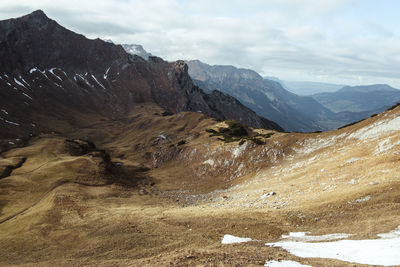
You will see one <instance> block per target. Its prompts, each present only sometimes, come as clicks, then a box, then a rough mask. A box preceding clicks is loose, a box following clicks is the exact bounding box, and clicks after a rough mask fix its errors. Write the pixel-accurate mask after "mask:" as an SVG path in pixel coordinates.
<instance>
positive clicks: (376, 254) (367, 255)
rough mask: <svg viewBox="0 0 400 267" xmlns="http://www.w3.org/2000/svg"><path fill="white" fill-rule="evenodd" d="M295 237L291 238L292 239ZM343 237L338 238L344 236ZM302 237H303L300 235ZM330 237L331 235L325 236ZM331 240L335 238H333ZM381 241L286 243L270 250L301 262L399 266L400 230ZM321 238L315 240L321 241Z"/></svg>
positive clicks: (283, 241) (289, 241)
mask: <svg viewBox="0 0 400 267" xmlns="http://www.w3.org/2000/svg"><path fill="white" fill-rule="evenodd" d="M293 235H296V234H293V233H292V235H289V236H292V237H293ZM341 235H342V234H339V236H341ZM299 236H303V233H301V234H299ZM326 236H329V235H325V237H326ZM330 236H332V235H330ZM378 236H379V237H380V238H378V239H369V240H339V241H333V242H313V243H309V242H307V240H305V241H293V240H291V239H287V237H288V236H284V239H286V240H282V241H279V242H276V243H266V245H267V246H276V247H281V248H284V249H286V250H287V251H289V252H290V253H292V254H293V255H296V256H298V257H302V258H331V259H337V260H342V261H347V262H353V263H360V264H373V265H383V266H392V265H399V264H400V226H399V227H398V228H397V229H396V230H393V231H391V232H389V233H385V234H378ZM320 239H321V238H318V236H316V237H313V238H312V239H310V240H309V241H312V240H320Z"/></svg>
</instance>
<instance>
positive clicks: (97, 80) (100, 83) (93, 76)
mask: <svg viewBox="0 0 400 267" xmlns="http://www.w3.org/2000/svg"><path fill="white" fill-rule="evenodd" d="M92 78H93V79H94V80H95V81H96V83H97V84H98V85H100V86H101V87H103V89H104V90H106V88H105V87H104V86H103V85H102V84H101V83H100V82H99V81H98V80H97V79H96V77H94V75H93V74H92Z"/></svg>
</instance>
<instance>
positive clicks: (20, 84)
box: [14, 78, 28, 89]
mask: <svg viewBox="0 0 400 267" xmlns="http://www.w3.org/2000/svg"><path fill="white" fill-rule="evenodd" d="M14 82H15V83H16V84H18V85H19V86H22V87H24V88H25V89H28V88H26V86H25V85H24V84H23V83H21V82H20V81H18V80H17V79H16V78H14Z"/></svg>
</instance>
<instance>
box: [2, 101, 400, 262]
mask: <svg viewBox="0 0 400 267" xmlns="http://www.w3.org/2000/svg"><path fill="white" fill-rule="evenodd" d="M161 112H162V111H161V110H160V109H159V108H158V107H155V106H151V105H143V107H140V106H138V107H137V109H136V110H134V112H132V114H128V115H127V117H126V118H124V119H123V120H120V121H104V120H103V121H98V122H95V123H94V124H93V125H92V127H91V128H90V129H89V128H87V129H80V130H79V131H74V132H71V133H70V134H68V137H70V138H71V137H74V138H76V137H80V138H88V139H90V140H93V141H95V143H96V144H97V145H98V146H100V147H102V148H106V149H107V150H108V151H110V152H112V160H113V161H114V162H121V163H122V164H123V165H122V166H120V167H115V168H117V169H113V170H109V171H107V170H106V169H105V166H104V163H103V162H102V159H101V158H99V157H94V156H93V155H91V154H90V153H89V154H84V155H74V154H73V153H71V147H70V144H69V143H68V142H66V141H65V138H64V137H61V136H55V135H45V136H40V137H38V138H36V139H33V140H31V141H30V143H29V144H28V146H26V147H23V148H17V149H13V150H10V151H8V152H5V153H3V154H2V157H3V158H2V159H0V166H3V165H6V164H9V163H10V162H12V161H15V160H16V159H19V158H22V157H26V158H27V160H26V162H25V163H24V164H23V165H22V166H21V167H20V168H17V169H15V170H13V172H12V173H11V175H10V176H9V177H7V178H3V179H0V205H1V206H0V207H1V209H0V240H1V242H0V265H3V266H6V265H40V266H43V265H49V266H54V265H64V266H70V265H75V266H78V265H79V266H81V265H88V266H93V265H100V266H111V265H118V266H124V265H126V266H132V265H135V266H171V265H179V266H189V265H190V266H192V265H199V266H232V265H239V266H260V265H263V264H264V263H265V261H266V260H271V259H276V260H277V259H292V260H296V261H298V262H302V263H305V264H311V265H312V266H325V265H330V266H350V265H351V266H353V265H352V264H349V263H344V262H340V261H334V260H328V259H301V258H297V257H295V256H293V255H290V254H289V253H287V252H286V251H284V250H282V249H279V248H271V247H267V246H265V245H264V243H265V242H272V241H277V240H279V238H280V236H281V235H282V234H283V233H287V232H289V231H311V232H312V233H313V234H325V233H338V232H344V233H351V234H354V236H353V238H374V237H375V234H376V233H381V232H386V231H389V230H392V229H393V228H395V227H397V226H398V221H399V219H400V212H399V211H400V209H399V208H400V177H399V173H400V171H399V166H400V165H399V164H398V163H399V155H398V153H397V154H396V152H397V151H398V148H399V146H395V147H393V148H392V149H391V150H388V151H386V152H387V153H386V152H385V153H382V154H378V155H376V154H374V151H375V150H376V147H377V146H379V143H380V142H381V141H382V140H384V138H387V137H384V136H382V137H381V138H378V139H376V140H369V141H368V142H365V143H362V145H360V143H359V141H357V140H353V139H339V140H338V141H337V142H334V143H332V145H329V146H325V147H323V146H320V147H319V149H316V150H314V151H312V152H310V153H308V154H303V153H300V152H296V150H293V148H296V149H298V150H297V151H299V150H300V149H302V148H304V147H310V146H311V145H310V143H309V141H307V142H308V143H307V142H306V143H305V144H304V145H303V144H302V142H303V141H304V140H306V139H313V140H326V139H329V138H332V136H337V135H340V134H342V133H346V134H349V133H351V132H354V131H356V130H358V129H360V128H361V127H364V126H368V125H370V124H371V123H373V122H375V121H379V120H382V119H383V117H382V116H383V115H380V116H376V117H374V118H371V119H369V120H367V121H364V122H362V123H361V124H358V125H354V126H351V127H349V128H346V129H342V130H339V131H336V132H329V133H321V134H290V133H289V134H286V133H276V134H274V135H273V136H272V137H270V138H268V140H267V144H266V145H265V146H256V145H251V144H250V143H249V144H247V145H246V146H245V147H242V148H243V151H241V152H237V151H238V150H237V149H238V148H240V147H241V146H239V144H238V142H233V143H229V144H225V143H223V142H221V141H218V140H217V138H216V137H209V134H208V133H207V132H206V131H205V129H207V128H210V127H213V126H215V125H216V122H215V121H213V120H210V119H208V118H206V117H205V116H203V115H202V114H198V113H189V112H188V113H182V114H178V115H173V116H161V115H159V116H157V115H154V113H159V114H161ZM396 112H399V111H398V110H396V109H395V110H394V111H391V113H392V114H396ZM159 135H164V136H166V137H167V138H166V139H165V140H164V139H163V138H162V137H160V136H159ZM391 135H392V139H393V141H396V140H399V138H400V135H399V133H398V132H396V133H391ZM181 140H185V141H186V144H184V145H180V146H178V145H177V143H178V142H179V141H181ZM272 150H274V151H275V150H276V151H280V152H279V153H278V152H276V155H277V156H276V158H274V157H273V155H275V154H273V153H272V152H269V151H272ZM193 151H195V152H193ZM235 153H236V154H235ZM274 153H275V152H274ZM352 158H356V159H358V160H355V161H354V162H348V160H349V159H352ZM211 160H212V161H211ZM226 160H227V161H228V163H226ZM2 164H3V165H2ZM241 164H243V166H242V167H240V165H241ZM147 168H149V169H147ZM239 168H240V171H239V172H238V169H239ZM321 170H323V171H321ZM238 174H239V175H238ZM352 179H354V182H353V180H352ZM358 179H359V180H358ZM270 191H273V192H275V193H276V194H275V195H274V196H271V197H267V198H265V201H263V200H262V199H261V196H262V195H263V194H264V193H266V192H270ZM366 196H369V197H370V200H368V201H364V202H355V200H357V199H362V198H364V197H366ZM225 234H232V235H236V236H242V237H251V238H252V239H254V240H258V241H254V242H250V243H246V244H236V245H222V244H221V238H222V237H223V235H225Z"/></svg>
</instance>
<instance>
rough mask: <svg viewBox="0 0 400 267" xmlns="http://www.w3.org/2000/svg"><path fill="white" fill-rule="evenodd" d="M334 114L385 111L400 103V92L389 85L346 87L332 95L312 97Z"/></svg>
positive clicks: (322, 94)
mask: <svg viewBox="0 0 400 267" xmlns="http://www.w3.org/2000/svg"><path fill="white" fill-rule="evenodd" d="M312 97H313V98H314V99H315V100H317V101H318V102H319V103H321V104H322V105H324V106H326V107H327V108H329V109H330V110H332V111H334V112H344V111H347V112H365V111H370V110H384V109H385V108H386V107H389V106H392V105H393V104H395V103H397V102H399V101H400V90H398V89H395V88H393V87H391V86H389V85H387V84H374V85H363V86H346V87H343V88H342V89H340V90H338V91H336V92H331V93H328V92H327V93H319V94H314V95H313V96H312Z"/></svg>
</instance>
